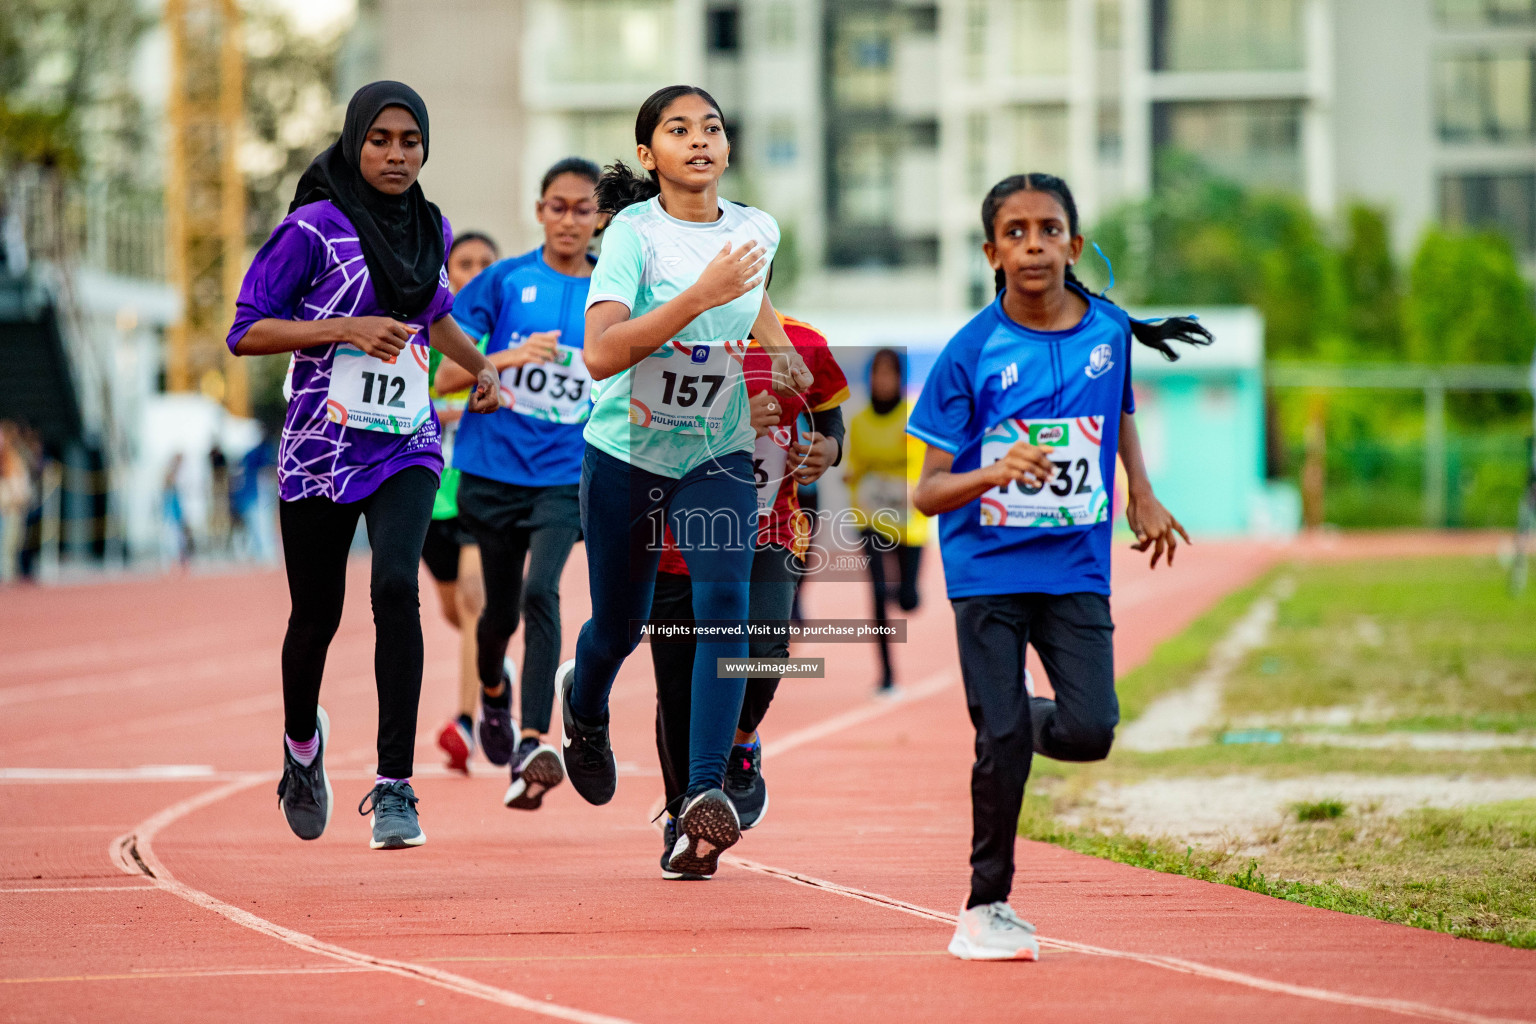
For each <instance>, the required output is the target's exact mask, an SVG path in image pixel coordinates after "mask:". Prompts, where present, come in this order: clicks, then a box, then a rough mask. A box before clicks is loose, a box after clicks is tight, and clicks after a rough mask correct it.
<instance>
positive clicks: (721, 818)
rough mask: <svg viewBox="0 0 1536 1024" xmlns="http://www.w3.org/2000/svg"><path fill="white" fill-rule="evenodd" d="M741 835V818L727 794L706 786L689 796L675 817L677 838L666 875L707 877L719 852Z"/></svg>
mask: <svg viewBox="0 0 1536 1024" xmlns="http://www.w3.org/2000/svg"><path fill="white" fill-rule="evenodd" d="M740 838H741V820H740V819H739V818H737V816H736V808H735V807H734V806H733V805H732V804H731V801H730V798H729V797H727V796H726V795H725V793H724V792H723V791H722V790H719V789H706V790H705V791H704V792H702V793H700V794H699V795H698V796H695V797H692V798H690V799H689V800H688V801H687V802H686V804H685V805H684V806H683V813H682V814H680V815H678V818H677V839H676V841H675V842H674V843H673V846H672V856H671V857H670V858H668V860H667V867H666V871H665V872H664V873H663V874H664V875H665V877H667V878H709V877H711V876H712V875H714V873H715V868H716V867H718V866H719V862H720V855H721V854H722V853H724V852H725V851H726V850H728V849H730V848H731V847H732V846H735V845H736V841H737V840H738V839H740Z"/></svg>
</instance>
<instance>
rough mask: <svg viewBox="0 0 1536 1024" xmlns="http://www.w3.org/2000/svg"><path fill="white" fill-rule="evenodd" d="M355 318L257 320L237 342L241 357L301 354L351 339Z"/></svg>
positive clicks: (237, 352)
mask: <svg viewBox="0 0 1536 1024" xmlns="http://www.w3.org/2000/svg"><path fill="white" fill-rule="evenodd" d="M350 319H352V318H351V317H330V318H327V319H324V320H277V319H273V318H269V319H266V320H257V321H256V322H255V323H254V324H251V326H250V329H248V330H247V331H246V332H245V337H243V338H241V339H240V340H239V341H237V342H235V355H237V356H270V355H278V354H280V353H283V352H297V351H299V350H300V349H305V348H313V347H314V346H316V345H329V344H331V343H332V342H337V341H346V340H347V331H346V328H347V323H346V321H348V320H350Z"/></svg>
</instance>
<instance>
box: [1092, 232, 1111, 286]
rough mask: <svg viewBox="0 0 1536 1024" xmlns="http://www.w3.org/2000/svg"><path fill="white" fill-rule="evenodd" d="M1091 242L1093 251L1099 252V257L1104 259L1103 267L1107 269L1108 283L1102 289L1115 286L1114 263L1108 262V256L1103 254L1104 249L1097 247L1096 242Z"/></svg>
mask: <svg viewBox="0 0 1536 1024" xmlns="http://www.w3.org/2000/svg"><path fill="white" fill-rule="evenodd" d="M1092 244H1093V251H1094V252H1096V253H1098V254H1099V259H1101V260H1103V261H1104V268H1105V269H1106V270H1108V271H1109V284H1107V285H1105V286H1104V290H1105V291H1109V290H1110V289H1111V288H1113V287H1114V286H1115V265H1114V264H1113V263H1111V262H1109V257H1108V256H1105V255H1104V250H1103V249H1100V248H1099V243H1098V242H1094V243H1092Z"/></svg>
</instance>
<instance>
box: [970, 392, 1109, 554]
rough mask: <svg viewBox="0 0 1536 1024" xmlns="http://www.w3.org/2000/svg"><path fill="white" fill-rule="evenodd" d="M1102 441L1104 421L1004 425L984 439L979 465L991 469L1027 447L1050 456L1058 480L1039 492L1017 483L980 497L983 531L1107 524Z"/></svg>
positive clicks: (1099, 418)
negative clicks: (1011, 452) (1010, 451)
mask: <svg viewBox="0 0 1536 1024" xmlns="http://www.w3.org/2000/svg"><path fill="white" fill-rule="evenodd" d="M1103 438H1104V417H1103V416H1075V417H1072V418H1069V419H1059V420H1004V421H1003V422H1002V423H999V424H998V425H997V426H995V427H993V428H992V429H990V430H988V431H987V432H986V434H985V435H984V437H983V438H982V443H981V465H983V466H990V465H992V464H993V463H994V462H997V461H998V460H999V459H1001V458H1003V456H1005V455H1007V454H1008V449H1009V448H1011V447H1013V445H1014V444H1016V443H1018V442H1019V441H1027V442H1029V443H1030V444H1033V445H1036V446H1038V447H1040V448H1045V449H1047V450H1048V451H1049V452H1050V459H1051V463H1052V464H1053V465H1054V466H1055V467H1056V475H1055V476H1054V477H1052V478H1051V480H1050V482H1049V483H1047V484H1045V485H1043V486H1041V487H1033V488H1031V487H1027V486H1026V485H1025V484H1023V483H1021V482H1020V481H1017V480H1015V481H1013V482H1012V483H1009V484H1008V485H1006V486H1004V487H996V488H993V489H992V490H990V491H988V492H987V493H986V494H984V495H982V498H981V522H982V525H984V526H1035V527H1055V526H1083V525H1090V524H1093V523H1102V522H1104V521H1105V520H1106V519H1108V518H1109V490H1108V489H1107V488H1106V487H1105V486H1104V474H1103V472H1102V470H1101V469H1100V465H1099V456H1100V455H1101V454H1102V452H1103Z"/></svg>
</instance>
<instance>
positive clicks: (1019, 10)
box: [1013, 0, 1071, 75]
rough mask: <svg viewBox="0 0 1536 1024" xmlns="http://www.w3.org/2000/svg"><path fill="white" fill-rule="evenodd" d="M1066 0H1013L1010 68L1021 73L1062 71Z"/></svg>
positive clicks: (1066, 54)
mask: <svg viewBox="0 0 1536 1024" xmlns="http://www.w3.org/2000/svg"><path fill="white" fill-rule="evenodd" d="M1070 53H1071V47H1070V46H1069V44H1068V41H1067V0H1013V69H1014V74H1022V75H1064V74H1066V73H1067V69H1068V57H1069V55H1070Z"/></svg>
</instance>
